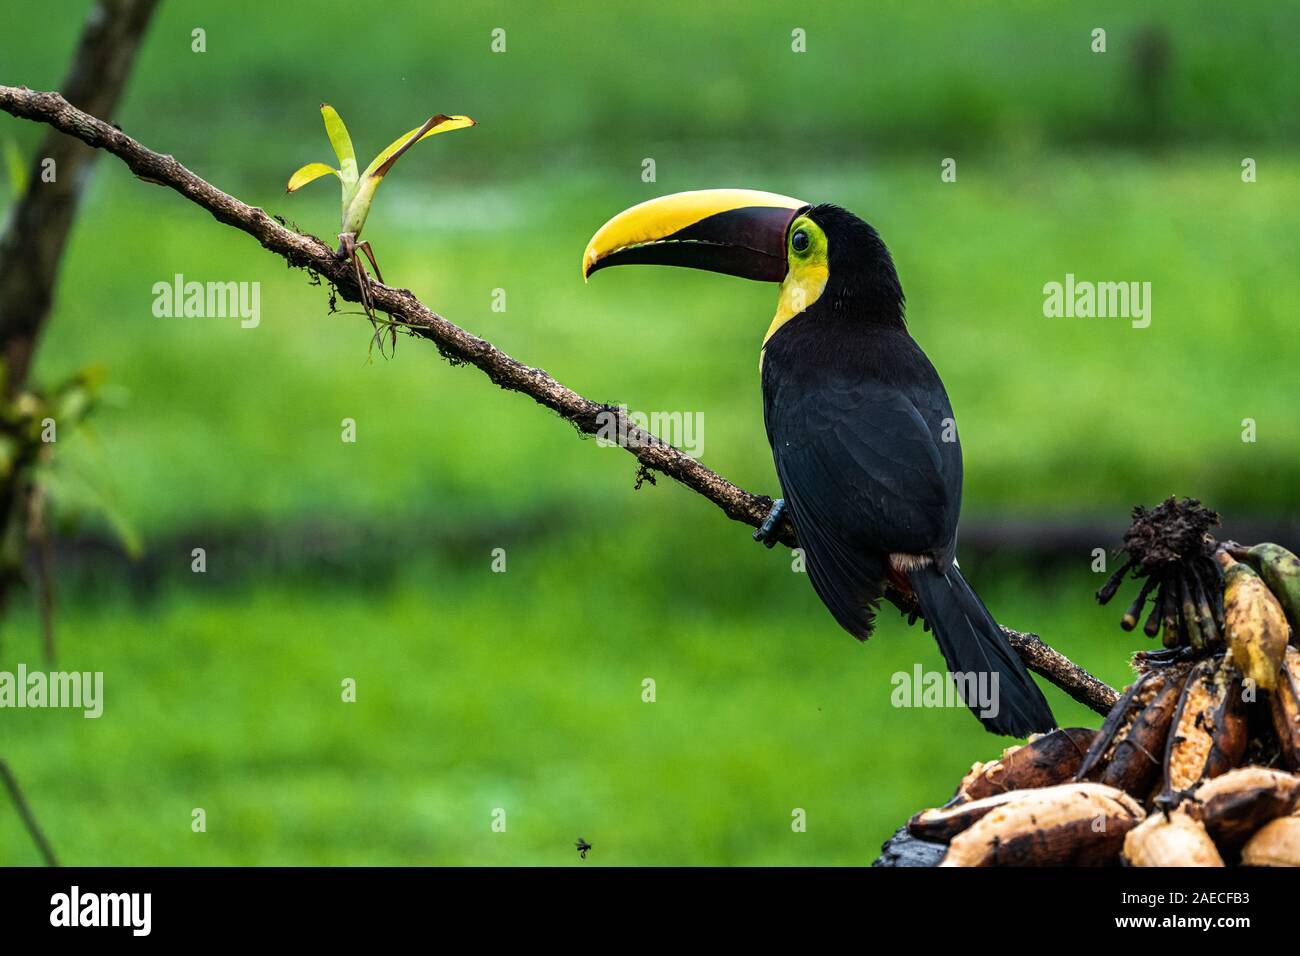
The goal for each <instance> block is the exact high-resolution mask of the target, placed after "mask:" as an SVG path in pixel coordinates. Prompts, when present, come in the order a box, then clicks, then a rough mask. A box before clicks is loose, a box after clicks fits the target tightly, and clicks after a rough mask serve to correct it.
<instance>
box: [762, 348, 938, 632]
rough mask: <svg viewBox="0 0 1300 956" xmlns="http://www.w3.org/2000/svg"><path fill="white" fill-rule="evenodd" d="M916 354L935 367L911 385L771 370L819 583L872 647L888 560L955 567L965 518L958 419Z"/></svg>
mask: <svg viewBox="0 0 1300 956" xmlns="http://www.w3.org/2000/svg"><path fill="white" fill-rule="evenodd" d="M907 344H908V345H910V346H911V349H913V350H915V352H914V355H915V356H919V358H920V362H921V363H922V365H923V367H920V368H918V369H917V370H916V371H915V372H914V373H913V374H910V375H904V376H903V377H902V378H901V380H900V379H899V378H897V377H895V378H894V380H892V381H889V380H885V379H884V378H883V377H882V376H874V375H871V374H870V373H869V370H864V369H863V368H862V367H858V368H856V369H854V370H853V371H852V373H851V374H850V373H848V372H846V371H837V370H836V369H834V368H823V369H822V370H820V373H819V374H818V375H817V377H816V380H815V381H809V380H808V379H807V378H806V377H801V378H803V380H802V381H798V382H794V383H792V382H790V381H789V379H788V377H787V376H785V375H782V374H781V371H780V370H779V369H777V368H769V367H768V365H767V360H765V363H764V375H763V386H764V387H763V394H764V417H765V421H766V424H767V431H768V439H769V441H771V443H772V453H773V457H774V459H775V462H776V470H777V477H778V478H779V479H780V482H781V489H782V492H783V494H784V496H785V500H786V505H787V507H788V508H789V509H790V514H791V518H792V520H793V522H794V526H795V530H796V532H797V534H798V536H799V544H800V546H801V547H802V548H803V549H804V556H805V563H806V566H807V569H808V574H809V577H810V578H811V580H812V583H813V586H814V587H815V588H816V590H817V593H818V594H819V595H820V596H821V598H822V600H823V601H824V602H825V604H826V606H827V607H828V608H829V609H830V611H831V613H832V614H834V615H835V618H836V620H837V621H839V623H840V625H841V626H843V627H844V628H845V629H846V630H847V631H849V632H850V633H851V634H853V635H855V636H857V637H859V638H863V639H865V638H866V637H867V636H868V635H869V634H870V632H871V625H872V620H873V616H874V605H875V602H876V601H877V600H878V599H879V597H880V595H881V592H882V587H883V583H884V581H883V579H884V577H885V561H886V560H887V556H888V555H889V554H892V553H899V552H901V553H904V554H917V555H932V556H934V557H935V558H936V561H937V562H939V563H940V564H942V565H943V566H945V567H946V566H947V564H948V563H949V562H950V561H951V559H952V552H953V549H954V547H955V542H956V531H957V516H958V512H959V511H960V509H961V479H962V476H961V448H960V445H959V444H958V442H957V440H956V432H955V430H954V429H953V427H952V409H951V407H950V406H949V404H948V398H947V395H946V394H945V393H944V390H943V385H942V383H940V382H939V379H938V376H937V375H936V374H935V373H934V371H933V368H931V367H930V365H929V362H928V361H926V360H925V357H924V356H923V355H921V354H920V349H918V348H916V346H915V345H914V344H913V343H911V341H910V339H909V340H908V342H907ZM900 357H901V358H902V359H903V360H904V361H906V360H908V359H913V355H912V354H909V355H905V356H896V358H900ZM772 358H774V356H769V357H768V360H770V359H772ZM898 368H899V367H898V365H896V366H895V367H894V371H895V372H897V371H898ZM927 373H928V374H927ZM945 430H947V437H950V438H951V441H945V440H944V438H945Z"/></svg>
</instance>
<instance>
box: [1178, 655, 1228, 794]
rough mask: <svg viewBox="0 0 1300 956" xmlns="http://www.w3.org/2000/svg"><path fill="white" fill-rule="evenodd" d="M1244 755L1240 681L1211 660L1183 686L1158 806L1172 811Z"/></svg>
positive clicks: (1203, 663) (1194, 671)
mask: <svg viewBox="0 0 1300 956" xmlns="http://www.w3.org/2000/svg"><path fill="white" fill-rule="evenodd" d="M1245 752H1246V705H1245V700H1244V699H1243V697H1242V693H1241V675H1240V674H1238V673H1237V672H1236V671H1235V670H1234V669H1233V668H1231V667H1226V666H1223V663H1222V659H1221V658H1209V659H1206V660H1203V661H1201V662H1200V663H1199V664H1197V665H1196V666H1195V667H1193V668H1192V671H1191V673H1190V674H1189V675H1188V677H1187V682H1186V683H1185V684H1184V685H1183V692H1182V695H1181V696H1180V697H1179V699H1178V707H1177V709H1176V711H1175V712H1174V721H1173V726H1172V727H1171V729H1170V731H1169V739H1168V741H1167V742H1166V744H1165V758H1164V767H1165V777H1164V779H1165V787H1164V792H1163V794H1162V795H1161V803H1162V804H1164V805H1166V806H1174V805H1176V804H1177V803H1178V802H1179V801H1180V799H1181V797H1182V796H1184V795H1186V794H1187V793H1189V792H1190V791H1191V790H1193V789H1194V788H1195V787H1197V786H1198V785H1199V784H1200V783H1201V782H1202V781H1205V780H1209V779H1211V778H1213V777H1217V776H1219V775H1221V774H1224V773H1227V772H1228V771H1229V770H1231V769H1232V768H1233V767H1235V766H1237V765H1238V764H1240V763H1241V758H1242V757H1243V756H1244V755H1245Z"/></svg>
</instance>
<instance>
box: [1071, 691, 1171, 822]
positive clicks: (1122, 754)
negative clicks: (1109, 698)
mask: <svg viewBox="0 0 1300 956" xmlns="http://www.w3.org/2000/svg"><path fill="white" fill-rule="evenodd" d="M1188 670H1189V669H1188V668H1187V667H1186V666H1173V667H1168V668H1163V669H1160V670H1150V671H1147V672H1146V673H1145V674H1143V675H1142V676H1141V677H1139V678H1138V679H1137V681H1135V682H1134V683H1133V685H1132V686H1131V687H1130V688H1129V689H1128V690H1127V691H1126V692H1125V694H1124V696H1123V697H1121V698H1120V699H1119V701H1118V702H1116V704H1115V706H1114V707H1113V708H1111V712H1110V714H1108V715H1107V717H1106V721H1105V723H1104V724H1103V725H1102V728H1101V731H1100V732H1099V733H1098V734H1097V736H1096V737H1095V738H1094V739H1093V744H1092V747H1091V748H1089V750H1088V754H1087V756H1086V757H1085V758H1084V761H1083V764H1082V765H1081V766H1080V768H1079V772H1078V775H1077V778H1076V779H1079V780H1085V779H1092V780H1098V781H1099V782H1101V783H1103V784H1106V785H1107V786H1111V787H1118V788H1120V789H1121V790H1124V791H1127V792H1128V793H1130V794H1133V795H1134V796H1136V797H1139V798H1144V797H1146V795H1147V794H1149V793H1150V792H1151V788H1152V786H1153V785H1154V784H1155V782H1156V779H1157V777H1158V776H1159V773H1160V766H1161V758H1162V756H1163V754H1164V750H1165V741H1166V739H1167V737H1168V735H1169V727H1170V725H1171V724H1172V723H1173V718H1174V710H1175V709H1176V708H1177V706H1178V700H1179V695H1180V694H1181V692H1182V688H1183V683H1184V681H1185V679H1186V677H1187V673H1188Z"/></svg>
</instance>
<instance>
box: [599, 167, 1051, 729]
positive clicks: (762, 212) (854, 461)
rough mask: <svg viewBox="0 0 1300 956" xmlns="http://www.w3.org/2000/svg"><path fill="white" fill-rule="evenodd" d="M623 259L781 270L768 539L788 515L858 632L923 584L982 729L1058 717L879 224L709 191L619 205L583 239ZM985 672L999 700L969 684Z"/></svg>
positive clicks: (827, 593)
mask: <svg viewBox="0 0 1300 956" xmlns="http://www.w3.org/2000/svg"><path fill="white" fill-rule="evenodd" d="M628 264H645V265H673V266H684V267H687V268H693V269H707V270H709V271H712V272H720V273H723V274H726V275H732V276H740V277H743V278H747V279H758V280H761V281H765V282H777V283H780V294H779V296H778V298H777V307H776V316H775V317H774V318H773V319H772V322H771V325H770V326H769V327H768V329H767V334H766V335H765V336H764V337H763V343H762V346H761V349H760V366H759V367H760V377H761V380H762V393H763V420H764V424H765V426H766V430H767V439H768V442H769V443H770V444H771V446H772V457H773V460H774V462H775V464H776V474H777V479H778V481H779V482H780V485H781V492H782V497H781V498H780V499H778V500H777V501H776V503H775V505H774V507H773V508H772V513H771V514H769V515H768V518H767V520H766V521H765V522H764V523H763V526H762V527H761V528H760V529H759V531H758V533H756V534H755V538H757V539H758V540H761V541H764V543H766V544H768V545H769V546H770V545H771V544H773V543H775V542H774V540H773V539H774V536H775V534H776V533H777V528H778V525H779V522H780V520H781V518H782V516H783V515H784V516H785V517H787V518H788V519H789V520H790V522H791V523H792V525H793V526H794V532H795V535H796V537H797V538H798V541H799V546H800V547H801V548H802V549H803V552H804V559H805V566H806V569H807V572H808V577H809V579H810V580H811V582H812V585H813V587H814V588H815V589H816V591H817V594H818V596H819V597H820V598H821V600H822V603H824V604H825V605H826V607H827V609H828V610H829V611H830V612H831V614H832V615H833V616H834V618H835V620H836V621H837V622H839V624H840V626H841V627H843V628H844V629H845V630H846V631H848V632H849V633H850V634H852V635H853V636H854V637H856V638H858V639H859V640H866V639H867V637H869V636H870V634H871V632H872V629H873V627H874V622H875V614H876V610H877V607H878V605H879V601H880V598H881V597H882V596H883V594H884V592H885V590H886V588H887V587H888V586H889V585H891V584H892V585H893V586H894V587H895V588H897V589H898V590H899V591H900V592H902V593H904V594H912V595H915V599H916V602H917V604H918V605H919V608H920V612H921V614H922V615H923V616H924V618H925V620H926V621H927V622H928V624H929V625H930V628H931V629H932V630H933V632H934V635H935V638H936V640H937V642H938V645H939V648H940V650H941V651H942V652H943V656H944V659H945V660H946V661H947V664H948V670H949V674H950V675H952V677H953V678H954V684H955V685H956V686H957V687H958V688H966V689H967V693H966V694H964V695H963V699H964V700H965V702H966V704H967V706H969V707H970V709H971V710H972V712H974V713H975V715H976V717H978V718H979V719H980V721H981V723H983V724H984V726H985V728H986V729H987V730H989V731H990V732H992V733H997V734H1005V735H1008V736H1016V737H1024V736H1027V735H1029V734H1031V733H1035V732H1046V731H1049V730H1051V729H1052V728H1054V727H1055V726H1056V719H1055V718H1054V717H1053V716H1052V711H1051V709H1050V708H1049V707H1048V705H1047V701H1046V700H1045V699H1044V698H1043V694H1042V691H1040V690H1039V688H1038V686H1037V685H1036V684H1035V683H1034V681H1033V679H1032V678H1031V677H1030V676H1029V674H1028V672H1027V671H1026V670H1025V666H1024V664H1023V663H1022V662H1021V660H1020V657H1019V656H1018V655H1017V654H1016V652H1015V651H1014V650H1013V649H1012V647H1011V645H1010V644H1009V643H1008V641H1007V638H1006V636H1005V635H1004V634H1003V632H1002V629H1001V628H1000V627H999V626H998V624H997V622H996V621H995V620H994V619H993V616H992V615H991V614H990V613H989V611H988V609H987V608H985V606H984V603H983V602H982V601H981V600H980V599H979V596H978V595H976V593H975V591H974V590H973V589H972V588H971V586H970V585H969V584H968V583H967V582H966V579H965V578H964V577H963V576H962V573H961V570H960V569H959V568H958V566H957V560H956V556H955V552H956V547H957V518H958V515H959V513H960V511H961V492H962V452H961V443H960V441H959V440H958V437H957V430H956V423H955V420H954V418H953V412H952V406H951V405H950V404H949V401H948V395H947V392H946V391H945V389H944V387H943V382H942V381H941V380H940V379H939V374H938V373H937V372H936V371H935V369H934V366H933V365H932V364H930V360H929V359H928V358H926V355H925V353H924V352H922V351H921V348H920V346H918V345H917V344H916V342H915V341H914V340H913V339H912V337H911V335H910V334H908V330H907V324H906V322H905V319H904V309H903V306H904V300H903V288H902V285H901V284H900V283H899V279H898V273H897V272H896V270H895V269H894V262H893V259H892V258H891V256H890V254H889V250H888V249H887V248H886V247H885V243H884V242H883V241H882V240H881V238H880V235H879V233H877V232H876V230H875V229H873V228H872V227H871V226H870V225H868V224H867V223H866V222H864V221H863V220H861V219H859V218H858V217H857V216H855V215H854V214H853V213H851V212H849V211H848V210H846V209H843V208H841V207H840V206H836V205H831V204H822V205H809V204H808V203H805V202H802V201H801V200H798V199H792V198H790V197H789V196H781V195H778V194H775V193H769V192H761V191H757V190H751V189H705V190H696V191H691V192H683V193H675V194H673V195H670V196H663V197H660V198H657V199H651V200H649V201H647V202H643V203H640V204H639V205H636V206H633V207H632V208H630V209H627V210H625V211H623V212H621V213H619V214H618V215H616V216H614V218H612V219H610V220H609V221H608V222H607V223H605V225H603V226H601V227H600V229H599V230H597V232H596V234H595V235H594V236H593V237H592V239H591V241H590V242H589V243H588V245H587V248H586V250H585V252H584V253H583V259H582V274H583V277H584V279H585V278H589V277H590V276H591V275H592V273H594V272H597V271H599V270H601V269H606V268H608V267H610V266H616V265H628ZM973 681H974V682H977V683H972V682H973ZM977 686H978V687H980V688H982V689H991V690H992V695H991V699H990V696H989V695H987V694H981V697H983V698H984V699H982V700H979V701H977V700H975V699H973V696H972V694H970V693H969V690H970V689H971V688H974V687H977Z"/></svg>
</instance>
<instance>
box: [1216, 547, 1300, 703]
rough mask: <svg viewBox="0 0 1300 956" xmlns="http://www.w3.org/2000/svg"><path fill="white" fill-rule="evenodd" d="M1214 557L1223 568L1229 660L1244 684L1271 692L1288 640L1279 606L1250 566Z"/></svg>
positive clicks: (1223, 554) (1224, 555)
mask: <svg viewBox="0 0 1300 956" xmlns="http://www.w3.org/2000/svg"><path fill="white" fill-rule="evenodd" d="M1217 557H1218V561H1219V564H1220V566H1221V567H1222V568H1223V579H1224V595H1223V623H1224V628H1225V630H1226V631H1227V637H1228V658H1229V659H1230V660H1231V661H1232V663H1233V665H1234V666H1235V667H1236V668H1237V670H1239V671H1241V673H1242V675H1243V676H1244V677H1245V678H1246V679H1247V680H1253V681H1254V682H1255V685H1256V686H1257V687H1262V688H1263V689H1264V690H1270V691H1271V690H1272V689H1273V688H1274V687H1276V686H1277V675H1278V670H1279V669H1280V668H1281V666H1282V656H1283V654H1284V653H1285V652H1286V646H1287V640H1288V638H1289V637H1290V627H1289V625H1288V624H1287V622H1286V616H1285V614H1283V612H1282V605H1281V604H1279V603H1278V601H1277V598H1276V597H1274V596H1273V593H1272V592H1271V591H1270V590H1269V589H1268V587H1267V586H1266V585H1265V584H1264V581H1263V580H1262V579H1261V578H1260V576H1259V575H1257V574H1256V573H1255V572H1254V571H1253V570H1251V568H1250V566H1249V565H1247V564H1244V563H1242V562H1240V561H1237V560H1235V559H1234V558H1233V557H1231V556H1230V555H1229V554H1227V552H1224V551H1220V552H1219V553H1218V555H1217Z"/></svg>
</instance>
